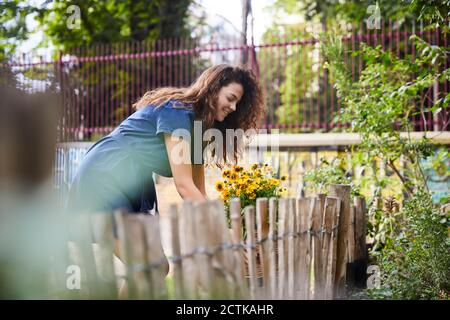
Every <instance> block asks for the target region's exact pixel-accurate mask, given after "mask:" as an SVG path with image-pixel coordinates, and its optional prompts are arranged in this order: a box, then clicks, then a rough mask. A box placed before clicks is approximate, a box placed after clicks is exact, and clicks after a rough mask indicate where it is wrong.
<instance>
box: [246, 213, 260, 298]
mask: <svg viewBox="0 0 450 320" xmlns="http://www.w3.org/2000/svg"><path fill="white" fill-rule="evenodd" d="M244 213H245V228H246V230H247V240H246V248H247V263H248V277H249V290H250V299H256V288H257V285H258V282H257V279H256V250H255V249H256V248H255V243H256V239H255V208H254V207H252V206H248V207H246V208H245V209H244Z"/></svg>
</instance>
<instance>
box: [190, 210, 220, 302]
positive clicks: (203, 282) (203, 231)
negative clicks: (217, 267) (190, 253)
mask: <svg viewBox="0 0 450 320" xmlns="http://www.w3.org/2000/svg"><path fill="white" fill-rule="evenodd" d="M208 206H209V202H205V203H195V204H194V221H195V228H196V233H195V237H196V242H197V243H196V251H197V252H196V254H195V258H194V259H195V266H196V268H198V272H199V285H200V295H199V298H200V299H208V298H209V297H213V296H214V295H215V294H216V292H214V286H213V281H214V277H213V276H214V275H213V267H212V259H211V255H210V254H211V252H212V247H211V235H210V232H211V229H210V222H209V217H208V210H209V208H208Z"/></svg>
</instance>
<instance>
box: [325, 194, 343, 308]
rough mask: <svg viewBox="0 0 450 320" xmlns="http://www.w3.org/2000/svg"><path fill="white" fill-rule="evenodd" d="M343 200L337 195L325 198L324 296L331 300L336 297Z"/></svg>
mask: <svg viewBox="0 0 450 320" xmlns="http://www.w3.org/2000/svg"><path fill="white" fill-rule="evenodd" d="M340 208H341V200H340V199H339V198H335V197H327V198H326V200H325V208H324V210H325V215H324V221H325V222H324V228H325V238H324V241H323V247H322V255H323V256H324V258H325V264H324V267H323V272H324V279H325V290H324V293H323V298H324V299H327V300H330V299H333V298H334V284H335V276H336V262H337V232H338V223H339V215H340Z"/></svg>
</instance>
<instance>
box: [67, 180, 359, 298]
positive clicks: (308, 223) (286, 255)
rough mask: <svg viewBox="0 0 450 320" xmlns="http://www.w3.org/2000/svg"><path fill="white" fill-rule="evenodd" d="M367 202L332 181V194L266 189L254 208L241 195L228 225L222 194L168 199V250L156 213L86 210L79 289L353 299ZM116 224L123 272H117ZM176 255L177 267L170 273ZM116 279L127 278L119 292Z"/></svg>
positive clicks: (102, 293) (133, 294)
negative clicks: (352, 268) (352, 271)
mask: <svg viewBox="0 0 450 320" xmlns="http://www.w3.org/2000/svg"><path fill="white" fill-rule="evenodd" d="M242 210H243V211H242ZM365 211H366V209H365V202H364V199H363V198H356V199H355V201H354V203H352V204H351V203H350V187H349V186H347V185H332V186H331V187H330V191H329V194H328V196H326V195H323V194H319V195H317V196H315V197H308V198H297V199H294V198H281V199H274V198H272V199H266V198H260V199H257V202H256V208H254V207H251V206H249V207H246V208H241V206H240V202H239V200H238V199H233V200H232V201H231V204H230V214H231V229H230V228H229V227H228V225H227V219H226V214H225V209H224V206H223V204H222V203H221V202H220V201H208V202H206V203H203V204H198V203H191V202H188V201H186V202H184V203H183V206H182V208H180V210H178V208H177V206H175V205H172V206H171V207H170V212H169V214H168V217H167V218H168V219H169V221H168V222H169V224H168V225H169V234H168V235H167V238H168V239H169V240H170V246H171V254H170V255H169V256H168V257H167V258H166V256H165V254H164V252H163V250H162V245H161V233H162V232H161V229H160V221H159V220H160V217H158V216H152V215H144V214H142V215H137V214H127V213H124V212H116V213H115V215H114V217H115V219H113V216H112V215H108V214H102V215H95V216H92V217H91V218H86V217H85V218H80V219H79V221H81V223H79V221H78V222H77V223H73V224H72V225H73V226H75V225H76V226H78V227H77V228H78V229H77V231H78V232H77V233H76V234H77V238H76V239H75V240H74V244H75V246H76V247H77V250H78V252H79V259H78V261H77V262H76V263H77V265H80V268H81V270H86V273H85V274H84V275H83V285H82V290H81V292H80V297H82V298H108V299H109V298H112V299H114V298H119V297H120V298H124V297H126V298H129V299H336V298H345V296H346V289H348V288H347V287H348V285H351V283H352V280H351V279H350V277H353V276H352V275H349V274H348V272H347V270H349V268H348V266H349V264H350V263H352V262H353V261H356V260H360V259H364V257H365V252H366V248H365V224H366V223H365V215H366V212H365ZM77 219H78V218H77ZM89 224H90V226H89ZM243 225H245V228H246V234H247V236H246V239H243V238H242V234H243V233H242V226H243ZM114 229H115V230H116V232H117V236H118V239H119V240H120V255H121V260H122V261H123V263H124V264H125V270H126V274H125V276H124V277H123V279H120V278H119V279H118V278H117V276H116V274H115V272H114V265H113V259H114V256H113V243H114V234H113V230H114ZM89 230H91V232H89ZM93 242H95V243H96V251H95V252H94V251H93V250H92V245H91V244H92V243H93ZM168 261H170V262H171V267H172V269H171V270H172V271H171V272H170V275H169V276H166V275H167V267H168ZM118 281H121V282H122V284H123V283H125V285H122V286H121V287H122V289H121V293H120V295H119V292H118V287H119V285H118Z"/></svg>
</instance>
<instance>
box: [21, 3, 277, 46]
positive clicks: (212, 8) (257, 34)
mask: <svg viewBox="0 0 450 320" xmlns="http://www.w3.org/2000/svg"><path fill="white" fill-rule="evenodd" d="M28 2H30V3H34V4H40V3H42V2H43V0H29V1H28ZM196 2H197V3H199V4H201V5H202V6H203V7H204V8H205V10H206V12H207V13H208V14H209V15H211V16H214V15H216V16H219V17H223V18H225V19H223V21H225V23H230V24H231V27H232V28H233V29H237V30H239V31H241V29H242V26H241V25H242V21H241V20H242V15H241V10H242V9H241V0H225V1H223V0H197V1H196ZM274 2H275V0H252V9H253V18H254V20H253V23H254V24H253V35H254V41H255V44H258V43H259V42H260V38H261V36H262V34H263V33H264V30H266V29H267V28H268V27H269V26H270V25H271V23H272V16H271V14H270V13H269V12H267V10H264V8H266V7H268V6H270V5H272V4H273V3H274ZM27 23H28V26H29V28H30V30H33V29H35V28H36V27H37V22H35V21H34V19H32V18H29V19H28V21H27ZM250 32H251V31H250V29H248V35H249V36H250ZM42 36H43V35H42V32H40V31H39V32H36V33H35V34H33V35H32V36H31V37H30V39H29V40H27V41H25V42H24V43H23V44H22V45H21V46H20V48H19V51H20V52H29V51H30V50H31V49H33V48H34V47H36V46H37V44H38V43H39V42H40V41H41V39H42ZM42 51H44V50H42ZM38 52H39V51H38Z"/></svg>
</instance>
